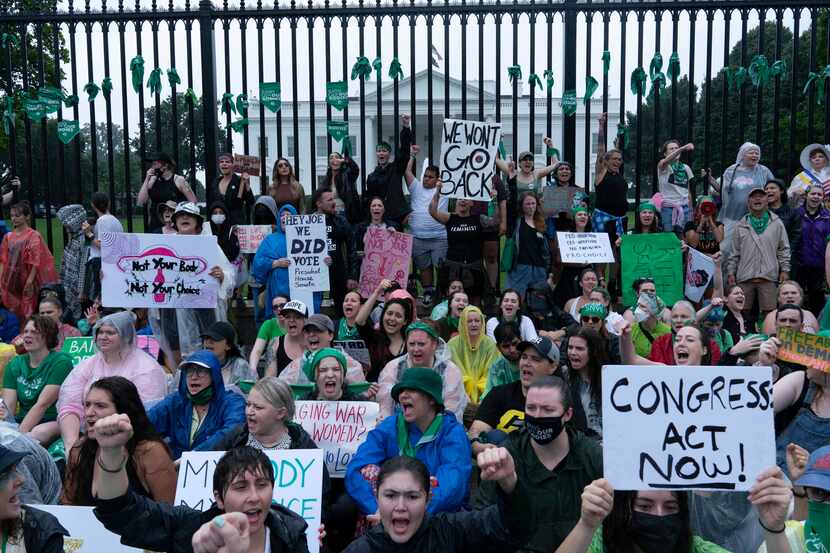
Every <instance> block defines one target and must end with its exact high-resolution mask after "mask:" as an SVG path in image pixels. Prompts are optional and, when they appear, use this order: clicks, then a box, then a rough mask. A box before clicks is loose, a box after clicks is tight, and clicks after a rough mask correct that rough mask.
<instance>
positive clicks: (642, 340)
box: [631, 292, 671, 357]
mask: <svg viewBox="0 0 830 553" xmlns="http://www.w3.org/2000/svg"><path fill="white" fill-rule="evenodd" d="M665 305H666V304H664V303H663V300H661V299H660V297H659V296H653V295H651V294H649V293H647V292H642V293H641V294H640V296H639V298H637V306H636V308H635V310H634V323H633V325H632V326H631V339H632V340H633V341H634V348H635V349H636V350H637V355H639V356H641V357H648V356H649V354H650V353H651V346H652V344H653V343H654V341H655V340H656V339H657V338H659V337H660V336H662V335H663V334H671V326H669V325H668V324H666V323H664V322H663V321H662V320H661V319H660V314H661V313H663V312H664V311H666V306H665ZM669 317H671V314H670V315H669ZM670 320H671V319H670Z"/></svg>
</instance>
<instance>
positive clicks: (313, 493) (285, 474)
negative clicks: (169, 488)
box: [173, 449, 323, 553]
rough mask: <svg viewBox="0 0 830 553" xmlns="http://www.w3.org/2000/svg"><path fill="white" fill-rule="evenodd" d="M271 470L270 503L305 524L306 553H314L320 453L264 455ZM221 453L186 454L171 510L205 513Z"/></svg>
mask: <svg viewBox="0 0 830 553" xmlns="http://www.w3.org/2000/svg"><path fill="white" fill-rule="evenodd" d="M264 453H265V454H266V455H267V456H268V458H269V459H271V465H272V466H273V467H274V501H276V502H277V503H279V504H280V505H282V506H283V507H286V508H288V509H290V510H292V511H294V512H295V513H297V514H298V515H300V516H301V517H303V518H304V519H305V520H306V522H307V523H308V529H307V530H306V538H307V539H308V550H309V551H310V553H318V552H319V550H320V543H319V542H318V541H317V532H318V529H319V528H320V524H321V519H320V517H321V507H322V493H323V450H322V449H282V450H277V451H265V452H264ZM224 454H225V452H224V451H186V452H184V453H183V454H182V457H181V464H180V465H179V477H178V480H176V499H175V501H174V502H173V505H174V506H178V505H186V506H188V507H192V508H194V509H199V510H201V511H207V510H208V509H209V508H210V506H211V504H212V503H213V502H214V498H213V471H214V470H215V469H216V463H218V462H219V459H221V458H222V455H224Z"/></svg>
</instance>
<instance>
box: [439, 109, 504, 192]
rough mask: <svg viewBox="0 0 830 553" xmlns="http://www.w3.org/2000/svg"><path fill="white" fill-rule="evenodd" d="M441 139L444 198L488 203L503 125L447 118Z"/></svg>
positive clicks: (441, 176) (442, 189)
mask: <svg viewBox="0 0 830 553" xmlns="http://www.w3.org/2000/svg"><path fill="white" fill-rule="evenodd" d="M441 136H442V141H441V164H440V169H441V175H440V178H441V182H442V183H443V186H442V188H441V196H442V197H445V198H467V199H470V200H476V201H481V202H489V201H490V182H491V180H492V178H493V175H495V174H496V167H495V163H496V153H497V152H498V149H499V141H500V140H501V125H500V124H499V123H487V122H481V121H465V120H462V119H444V129H443V133H441Z"/></svg>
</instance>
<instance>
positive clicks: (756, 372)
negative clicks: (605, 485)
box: [602, 365, 775, 491]
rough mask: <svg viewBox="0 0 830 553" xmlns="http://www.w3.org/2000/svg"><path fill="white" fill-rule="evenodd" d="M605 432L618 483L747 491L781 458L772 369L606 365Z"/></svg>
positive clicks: (611, 477) (606, 460)
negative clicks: (777, 443)
mask: <svg viewBox="0 0 830 553" xmlns="http://www.w3.org/2000/svg"><path fill="white" fill-rule="evenodd" d="M602 438H603V445H602V454H603V466H604V467H605V478H607V479H608V481H609V482H610V483H611V485H612V486H613V487H614V489H616V490H647V489H677V490H690V489H699V490H735V491H746V490H748V489H749V488H750V487H751V486H752V485H753V484H754V483H755V478H756V476H758V474H759V473H760V472H761V471H762V470H764V469H766V468H769V467H773V466H775V427H774V424H773V409H772V369H771V368H769V367H756V366H749V367H743V366H736V367H666V366H657V365H648V366H631V365H606V366H605V367H603V368H602Z"/></svg>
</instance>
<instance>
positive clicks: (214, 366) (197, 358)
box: [179, 349, 220, 373]
mask: <svg viewBox="0 0 830 553" xmlns="http://www.w3.org/2000/svg"><path fill="white" fill-rule="evenodd" d="M191 365H195V366H197V367H203V368H205V369H208V370H210V371H211V373H214V372H215V371H218V370H219V369H220V366H219V358H218V357H216V354H214V353H213V352H212V351H210V350H207V349H200V350H198V351H194V352H193V353H191V354H190V355H188V356H187V357H185V358H184V360H182V362H181V363H179V369H180V370H182V371H185V370H187V368H188V367H189V366H191Z"/></svg>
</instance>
